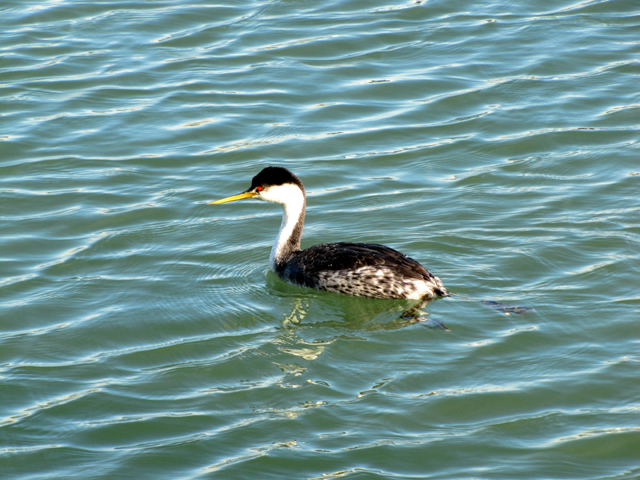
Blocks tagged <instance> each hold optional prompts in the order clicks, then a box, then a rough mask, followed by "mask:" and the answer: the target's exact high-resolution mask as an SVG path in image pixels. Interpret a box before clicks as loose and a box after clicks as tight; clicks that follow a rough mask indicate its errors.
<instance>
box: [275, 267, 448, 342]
mask: <svg viewBox="0 0 640 480" xmlns="http://www.w3.org/2000/svg"><path fill="white" fill-rule="evenodd" d="M267 288H268V289H269V291H270V292H271V293H272V294H274V295H277V296H280V297H288V298H292V299H293V302H292V303H293V306H292V310H291V313H290V314H288V315H285V320H284V322H283V325H285V326H287V325H291V326H293V325H300V324H302V323H307V322H309V321H311V322H312V323H313V325H317V326H322V327H331V328H340V329H345V328H346V329H349V330H364V331H375V330H397V329H400V328H406V327H412V326H423V327H427V328H433V329H437V330H444V331H448V330H449V329H448V328H447V327H446V326H445V325H444V324H443V323H442V322H440V321H439V320H436V319H433V318H431V317H430V316H428V314H427V312H425V311H424V309H425V308H426V307H427V305H428V304H429V303H431V301H424V302H420V301H418V300H383V299H372V298H362V297H351V296H348V295H340V294H337V293H331V292H323V291H317V290H313V289H309V288H301V287H296V286H293V285H289V284H287V283H285V282H282V281H281V280H280V279H279V278H277V277H276V276H275V275H273V274H268V275H267ZM433 301H436V300H433ZM315 309H320V310H321V311H323V312H324V313H326V315H320V316H321V317H325V318H326V317H330V318H331V317H333V319H327V320H320V321H313V320H311V318H312V317H315V318H317V317H318V315H309V312H310V311H311V310H315Z"/></svg>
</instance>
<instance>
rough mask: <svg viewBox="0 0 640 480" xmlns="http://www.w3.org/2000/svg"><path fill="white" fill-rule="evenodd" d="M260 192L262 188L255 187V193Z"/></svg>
mask: <svg viewBox="0 0 640 480" xmlns="http://www.w3.org/2000/svg"><path fill="white" fill-rule="evenodd" d="M262 190H264V188H262V187H256V192H261V191H262Z"/></svg>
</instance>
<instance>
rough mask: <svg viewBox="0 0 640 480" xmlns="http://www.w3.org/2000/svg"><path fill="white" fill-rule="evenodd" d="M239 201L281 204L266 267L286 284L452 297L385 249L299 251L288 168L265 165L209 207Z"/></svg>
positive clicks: (294, 188) (297, 212)
mask: <svg viewBox="0 0 640 480" xmlns="http://www.w3.org/2000/svg"><path fill="white" fill-rule="evenodd" d="M243 198H256V199H258V200H265V201H267V202H272V203H279V204H280V205H282V209H283V213H284V215H283V219H282V225H281V226H280V232H279V233H278V237H277V238H276V242H275V243H274V245H273V249H272V250H271V258H270V261H269V263H270V266H271V270H273V271H274V272H275V273H276V274H277V275H278V276H279V277H280V278H281V279H282V280H284V281H286V282H289V283H292V284H294V285H300V286H303V287H311V288H315V289H317V290H327V291H329V292H337V293H343V294H346V295H354V296H358V297H367V298H390V299H403V298H404V299H416V300H423V301H426V300H430V299H433V298H436V297H446V296H449V295H450V293H449V292H448V291H447V289H446V288H445V287H444V285H442V282H441V281H440V279H439V278H438V277H436V276H434V275H432V274H431V273H429V272H428V271H427V269H426V268H424V267H423V266H422V265H420V264H419V263H418V262H416V261H415V260H414V259H412V258H409V257H407V256H405V255H403V254H402V253H400V252H398V251H396V250H394V249H392V248H389V247H386V246H384V245H375V244H369V243H350V242H340V243H321V244H319V245H314V246H313V247H309V248H307V249H305V250H301V249H300V238H301V237H302V227H303V225H304V216H305V210H306V196H305V191H304V186H303V185H302V182H301V181H300V179H299V178H298V177H296V176H295V175H294V174H293V173H291V172H290V171H289V170H287V169H286V168H282V167H267V168H265V169H263V170H262V171H261V172H260V173H258V175H256V176H255V177H253V180H252V181H251V187H249V189H248V190H246V191H244V192H242V193H239V194H238V195H233V196H231V197H227V198H223V199H221V200H217V201H215V202H211V204H218V203H226V202H233V201H235V200H242V199H243Z"/></svg>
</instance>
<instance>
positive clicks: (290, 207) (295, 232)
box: [258, 184, 306, 272]
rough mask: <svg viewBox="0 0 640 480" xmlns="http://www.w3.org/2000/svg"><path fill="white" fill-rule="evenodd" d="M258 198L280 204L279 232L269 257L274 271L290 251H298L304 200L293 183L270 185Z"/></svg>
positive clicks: (301, 193)
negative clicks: (281, 211)
mask: <svg viewBox="0 0 640 480" xmlns="http://www.w3.org/2000/svg"><path fill="white" fill-rule="evenodd" d="M258 198H259V199H260V200H266V201H267V202H273V203H279V204H281V205H282V210H283V217H282V225H280V232H279V233H278V237H277V238H276V242H275V243H274V244H273V248H272V249H271V257H270V258H269V265H270V267H271V270H273V271H274V272H275V271H276V270H277V267H278V265H279V264H281V263H282V261H283V260H285V259H286V258H287V257H288V256H289V255H290V254H291V253H293V252H297V251H300V237H301V236H302V226H303V225H304V214H305V207H306V201H305V198H304V193H303V192H302V190H300V187H298V186H297V185H293V184H285V185H278V186H277V187H271V188H269V189H268V190H266V191H265V192H263V193H261V194H260V196H259V197H258Z"/></svg>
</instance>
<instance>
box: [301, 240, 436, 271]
mask: <svg viewBox="0 0 640 480" xmlns="http://www.w3.org/2000/svg"><path fill="white" fill-rule="evenodd" d="M296 257H297V258H296V260H298V261H300V264H302V265H304V266H305V267H306V268H311V269H313V270H315V271H322V270H330V271H337V270H355V269H357V268H360V267H367V266H372V267H380V268H388V269H391V270H394V271H396V272H397V273H398V275H401V276H403V277H408V278H416V279H420V280H422V279H425V280H431V279H432V278H433V275H432V274H431V273H429V271H428V270H427V269H426V268H424V267H423V266H422V265H420V264H419V263H418V262H417V261H415V260H414V259H413V258H410V257H407V256H406V255H404V254H402V253H400V252H398V251H397V250H394V249H393V248H389V247H387V246H385V245H376V244H372V243H350V242H340V243H321V244H319V245H314V246H313V247H310V248H307V249H306V250H303V251H301V252H299V253H298V254H297V255H296Z"/></svg>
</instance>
